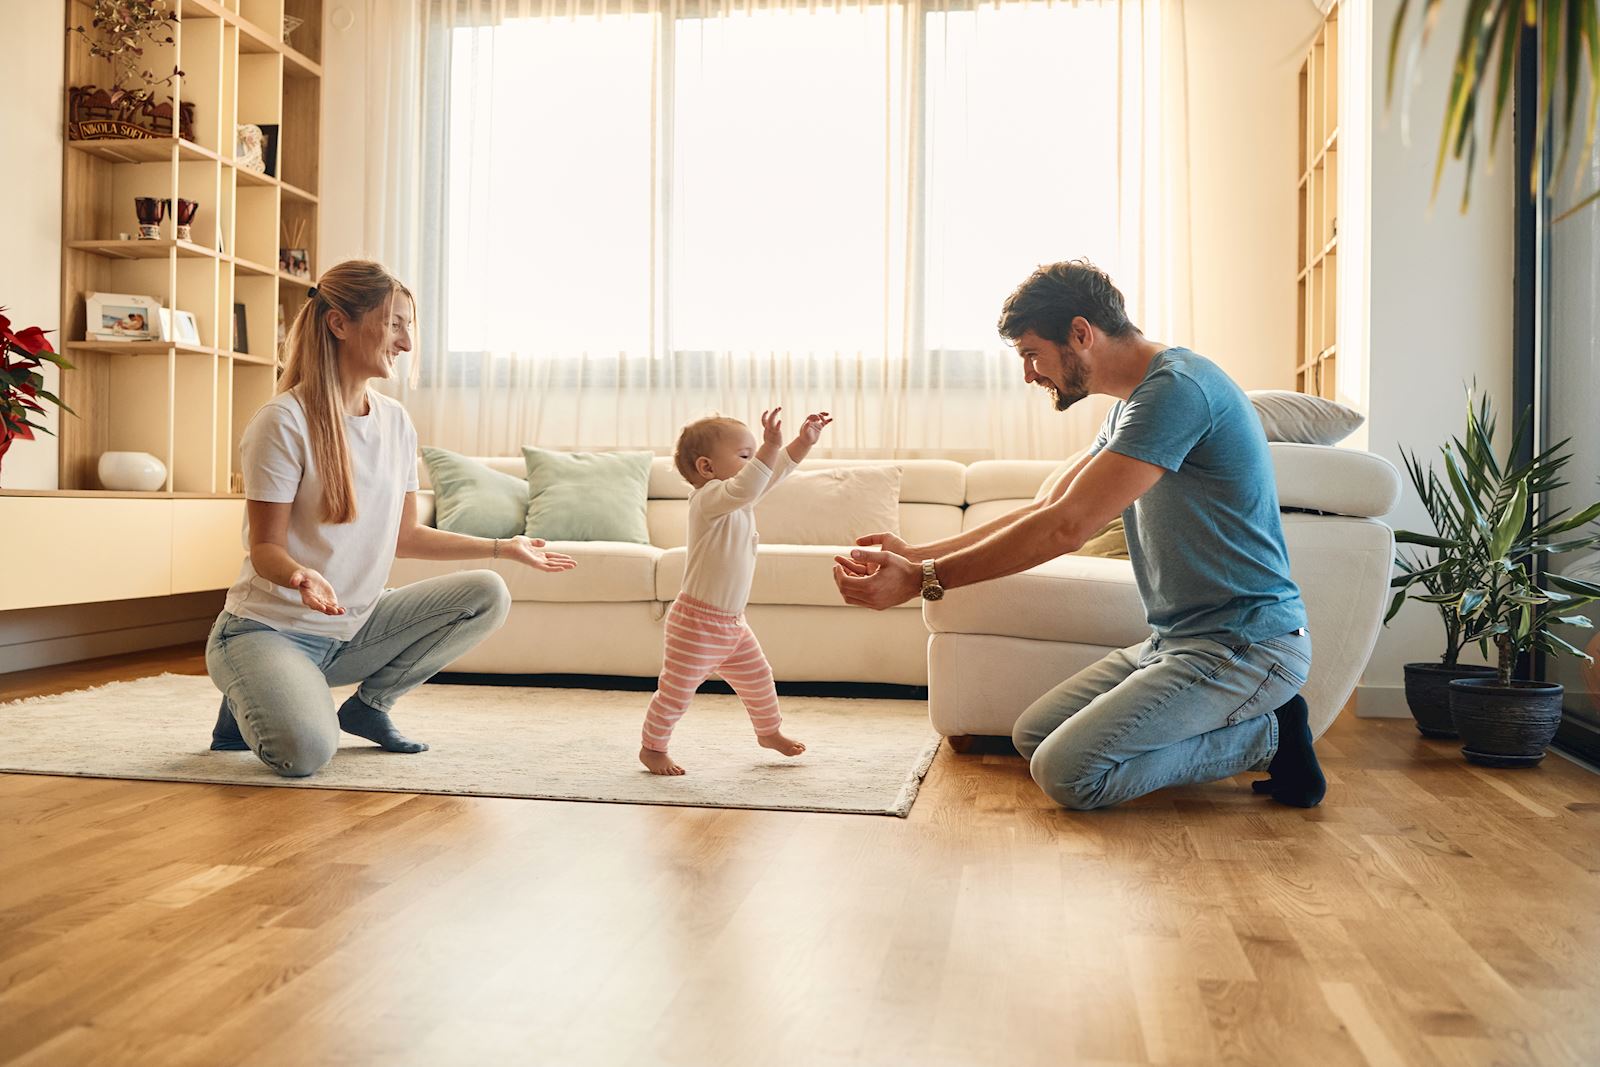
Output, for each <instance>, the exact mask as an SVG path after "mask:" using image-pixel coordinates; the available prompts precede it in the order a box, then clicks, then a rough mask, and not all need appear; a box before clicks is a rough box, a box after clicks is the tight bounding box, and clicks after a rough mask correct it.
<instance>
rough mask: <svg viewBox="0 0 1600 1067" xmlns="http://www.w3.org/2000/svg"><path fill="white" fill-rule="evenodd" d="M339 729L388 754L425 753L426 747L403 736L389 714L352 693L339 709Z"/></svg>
mask: <svg viewBox="0 0 1600 1067" xmlns="http://www.w3.org/2000/svg"><path fill="white" fill-rule="evenodd" d="M339 729H341V730H343V731H344V732H345V733H347V734H355V735H356V736H357V737H364V738H366V739H367V740H368V741H374V742H376V743H377V744H379V745H381V746H382V747H383V748H384V750H385V751H388V752H426V751H428V746H427V745H425V744H423V743H422V742H421V741H413V740H411V739H410V738H409V737H405V736H403V735H402V734H401V733H400V731H399V730H396V729H395V728H394V723H392V722H390V721H389V713H388V712H386V711H379V710H378V709H377V708H374V707H372V706H371V705H369V704H367V703H366V702H364V701H363V700H362V699H361V698H360V697H358V696H356V695H355V694H354V693H351V694H350V699H349V700H346V701H345V702H344V706H343V707H341V708H340V709H339Z"/></svg>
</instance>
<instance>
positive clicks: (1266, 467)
mask: <svg viewBox="0 0 1600 1067" xmlns="http://www.w3.org/2000/svg"><path fill="white" fill-rule="evenodd" d="M1103 448H1107V449H1110V450H1111V451H1112V452H1115V453H1117V454H1118V455H1122V456H1129V457H1131V458H1133V459H1138V460H1143V461H1144V462H1146V463H1153V464H1155V465H1156V466H1158V467H1161V468H1163V469H1164V470H1165V471H1166V472H1167V473H1166V474H1164V475H1162V477H1161V480H1160V481H1158V482H1157V483H1156V484H1155V485H1154V486H1153V487H1152V488H1151V489H1150V490H1149V491H1148V492H1146V493H1145V494H1144V495H1143V496H1141V497H1140V498H1139V499H1138V500H1136V501H1134V503H1133V506H1132V507H1130V508H1128V509H1127V510H1126V511H1125V512H1123V514H1122V518H1123V523H1124V525H1125V526H1126V528H1127V534H1128V554H1129V555H1130V556H1131V557H1132V561H1133V574H1134V578H1135V579H1136V580H1137V581H1138V583H1139V595H1140V596H1141V597H1142V598H1143V600H1144V606H1145V614H1146V615H1147V616H1148V618H1149V620H1150V625H1151V627H1152V628H1153V629H1154V630H1155V632H1156V635H1157V636H1158V637H1210V638H1214V639H1216V640H1219V641H1224V642H1226V643H1228V644H1250V643H1253V642H1256V641H1261V640H1265V639H1266V638H1269V637H1280V636H1282V635H1283V634H1286V633H1288V632H1290V631H1291V630H1296V629H1298V628H1300V627H1302V626H1304V625H1306V609H1305V604H1304V603H1303V602H1302V601H1301V599H1300V588H1299V586H1297V585H1295V583H1294V581H1293V580H1292V579H1291V578H1290V577H1289V553H1288V550H1287V549H1286V548H1285V547H1284V543H1283V523H1282V521H1281V520H1280V519H1279V517H1278V486H1277V481H1276V479H1275V478H1274V476H1273V469H1272V456H1271V453H1270V452H1269V451H1268V449H1267V435H1266V434H1265V433H1264V432H1263V431H1262V429H1261V420H1260V419H1259V418H1258V417H1257V416H1256V413H1255V410H1254V408H1252V407H1251V405H1250V400H1249V398H1248V397H1246V396H1245V395H1244V391H1243V390H1241V389H1240V388H1239V387H1238V386H1237V385H1235V384H1234V382H1233V379H1232V378H1229V377H1228V376H1227V374H1225V373H1223V371H1222V369H1221V368H1220V367H1218V366H1217V365H1216V364H1215V363H1212V362H1211V361H1210V360H1209V359H1206V358H1205V357H1203V356H1199V355H1196V354H1195V353H1193V352H1191V351H1189V350H1188V349H1186V348H1169V349H1167V350H1166V351H1164V352H1161V353H1159V354H1157V355H1156V357H1155V358H1154V359H1152V360H1151V361H1150V367H1149V369H1148V370H1147V371H1146V372H1145V376H1144V380H1143V381H1142V382H1140V383H1139V385H1138V387H1137V388H1135V389H1134V391H1133V393H1132V394H1131V395H1130V396H1129V397H1128V399H1127V400H1124V401H1119V402H1118V403H1117V404H1116V406H1115V407H1113V408H1112V409H1111V412H1110V414H1109V415H1107V416H1106V421H1105V425H1104V426H1102V427H1101V428H1100V436H1099V437H1098V438H1096V440H1095V445H1094V451H1095V452H1099V451H1100V450H1101V449H1103Z"/></svg>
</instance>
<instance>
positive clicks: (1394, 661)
mask: <svg viewBox="0 0 1600 1067" xmlns="http://www.w3.org/2000/svg"><path fill="white" fill-rule="evenodd" d="M1398 2H1399V0H1375V2H1374V4H1373V18H1372V25H1373V27H1374V30H1373V34H1374V42H1373V43H1374V45H1375V47H1374V51H1373V55H1374V57H1375V62H1374V63H1373V64H1372V67H1371V79H1372V80H1371V86H1372V107H1373V109H1374V114H1373V116H1372V122H1373V134H1372V152H1371V167H1372V173H1371V188H1370V197H1371V211H1372V220H1371V227H1370V231H1369V232H1370V238H1369V239H1370V270H1371V279H1370V280H1371V294H1370V328H1371V339H1370V345H1371V361H1370V364H1369V366H1368V379H1369V380H1368V383H1367V388H1368V392H1369V394H1370V395H1369V400H1368V403H1369V416H1368V420H1369V421H1368V427H1367V429H1368V448H1370V449H1371V450H1372V451H1373V452H1377V453H1378V454H1380V455H1382V456H1385V457H1387V458H1388V459H1390V460H1392V461H1393V462H1394V463H1395V465H1396V466H1397V467H1398V466H1400V451H1399V450H1400V448H1401V447H1402V446H1404V447H1405V448H1407V449H1411V450H1415V451H1416V452H1417V453H1418V454H1419V455H1421V456H1423V457H1425V458H1433V457H1437V455H1438V448H1439V446H1440V445H1441V444H1443V443H1444V442H1445V441H1447V440H1448V439H1449V438H1450V436H1451V435H1453V434H1459V433H1460V432H1461V431H1462V428H1463V427H1464V425H1465V410H1466V405H1465V400H1464V398H1463V393H1462V389H1463V387H1464V385H1465V384H1466V383H1467V382H1469V381H1471V380H1472V379H1474V378H1476V379H1477V382H1478V385H1479V387H1480V388H1481V389H1485V390H1487V391H1488V392H1489V394H1490V395H1491V396H1492V397H1493V398H1494V400H1495V402H1496V406H1497V409H1498V410H1499V411H1500V412H1501V419H1500V422H1501V425H1502V427H1508V425H1509V424H1510V423H1511V422H1512V421H1513V419H1514V413H1513V412H1512V411H1511V369H1512V350H1511V344H1512V332H1511V329H1512V324H1511V311H1512V252H1513V248H1512V238H1513V213H1514V209H1515V191H1514V190H1513V184H1514V182H1513V177H1512V166H1511V161H1512V156H1511V143H1510V136H1509V134H1510V121H1509V119H1508V120H1507V122H1506V127H1507V128H1506V130H1505V131H1503V136H1504V137H1505V139H1504V141H1503V142H1502V143H1501V144H1500V146H1499V149H1500V152H1499V159H1498V162H1499V165H1498V166H1497V167H1496V168H1495V172H1494V173H1493V174H1485V173H1483V172H1482V171H1480V172H1479V173H1478V174H1477V175H1476V177H1475V179H1474V181H1473V186H1472V190H1473V191H1472V207H1471V212H1470V213H1469V214H1467V215H1465V216H1463V215H1461V214H1460V213H1459V211H1458V210H1457V209H1458V205H1459V203H1460V194H1461V182H1462V174H1461V168H1460V167H1459V166H1452V167H1451V169H1450V170H1449V171H1448V172H1447V174H1446V177H1445V182H1444V186H1443V188H1442V190H1441V192H1440V196H1439V203H1438V205H1437V206H1436V207H1435V208H1433V209H1432V210H1430V209H1429V207H1428V197H1429V192H1430V188H1431V186H1432V181H1433V166H1434V158H1435V157H1434V152H1435V150H1436V146H1437V144H1438V134H1439V125H1438V123H1439V122H1440V121H1441V118H1442V114H1443V110H1444V99H1445V93H1446V92H1447V90H1448V87H1449V83H1450V73H1451V62H1452V58H1453V56H1452V47H1453V45H1454V42H1455V40H1456V38H1457V36H1458V30H1459V27H1460V25H1461V19H1462V17H1463V13H1464V11H1465V8H1466V6H1467V2H1466V0H1446V2H1445V4H1444V7H1443V13H1442V17H1441V20H1440V24H1439V25H1440V31H1439V32H1438V33H1436V34H1435V35H1434V41H1433V44H1432V46H1431V48H1430V50H1429V52H1428V53H1427V54H1426V55H1425V57H1424V61H1423V63H1422V64H1421V73H1420V77H1421V79H1422V80H1421V84H1420V85H1419V87H1418V88H1417V90H1416V94H1415V99H1414V104H1413V108H1412V115H1411V126H1412V131H1411V132H1412V138H1411V139H1412V143H1411V145H1410V146H1407V145H1405V144H1403V143H1402V140H1401V122H1400V116H1399V114H1398V111H1397V112H1396V114H1395V115H1393V116H1390V117H1387V118H1386V117H1385V115H1384V114H1383V91H1384V78H1385V70H1384V64H1385V62H1386V59H1385V57H1386V55H1387V50H1388V33H1389V27H1390V25H1391V24H1392V23H1393V21H1394V15H1395V10H1396V8H1397V6H1398ZM1402 469H1403V468H1402ZM1388 521H1389V522H1390V523H1391V525H1393V526H1395V527H1396V528H1397V529H1413V530H1426V529H1428V527H1427V525H1426V524H1427V516H1426V513H1425V512H1424V511H1423V510H1422V505H1421V503H1420V502H1419V501H1418V500H1417V499H1416V496H1415V494H1414V493H1413V492H1412V491H1411V490H1410V488H1409V486H1408V487H1407V489H1406V491H1405V494H1404V496H1403V498H1402V500H1401V504H1400V506H1399V508H1397V509H1396V511H1395V512H1394V513H1393V514H1392V515H1390V516H1389V517H1388ZM1443 645H1444V629H1443V626H1442V625H1441V624H1440V622H1439V617H1438V612H1436V611H1435V610H1434V609H1433V607H1432V606H1431V605H1427V604H1408V605H1406V607H1405V608H1404V609H1403V610H1402V612H1401V614H1400V615H1399V616H1397V617H1396V618H1395V620H1394V622H1393V623H1391V624H1390V626H1389V628H1388V629H1387V630H1386V631H1385V632H1384V634H1383V636H1382V637H1381V638H1380V639H1379V642H1378V648H1377V651H1376V652H1375V653H1374V655H1373V658H1372V661H1371V663H1370V664H1369V665H1368V667H1367V671H1366V673H1365V675H1364V676H1363V678H1362V683H1361V688H1360V689H1359V690H1358V703H1357V709H1358V712H1359V713H1360V714H1362V715H1402V716H1403V715H1405V714H1406V710H1405V698H1404V692H1403V690H1402V689H1401V686H1402V684H1403V680H1404V677H1403V673H1402V671H1401V666H1402V665H1403V664H1405V663H1409V662H1412V661H1422V660H1437V659H1438V657H1439V654H1440V653H1441V651H1442V650H1443Z"/></svg>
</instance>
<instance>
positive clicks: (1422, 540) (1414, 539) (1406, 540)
mask: <svg viewBox="0 0 1600 1067" xmlns="http://www.w3.org/2000/svg"><path fill="white" fill-rule="evenodd" d="M1394 539H1395V542H1396V543H1397V544H1402V545H1424V546H1426V547H1428V548H1460V547H1461V542H1460V541H1454V540H1451V539H1449V538H1447V537H1435V536H1434V535H1433V534H1425V533H1413V532H1412V531H1410V530H1396V531H1395V532H1394Z"/></svg>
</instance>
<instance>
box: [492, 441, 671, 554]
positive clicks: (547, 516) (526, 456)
mask: <svg viewBox="0 0 1600 1067" xmlns="http://www.w3.org/2000/svg"><path fill="white" fill-rule="evenodd" d="M522 458H523V461H524V462H525V463H527V465H528V521H527V529H526V533H527V535H528V536H529V537H542V538H544V539H545V540H546V541H631V542H633V543H635V544H640V545H647V544H649V543H650V527H649V525H648V524H647V523H646V522H645V502H646V501H647V500H648V499H649V494H650V461H651V459H653V458H654V457H653V456H652V455H651V453H649V452H551V451H549V450H547V449H543V448H524V449H523V450H522Z"/></svg>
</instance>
